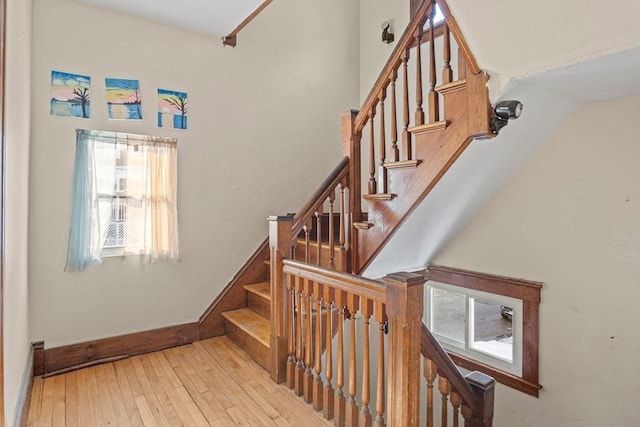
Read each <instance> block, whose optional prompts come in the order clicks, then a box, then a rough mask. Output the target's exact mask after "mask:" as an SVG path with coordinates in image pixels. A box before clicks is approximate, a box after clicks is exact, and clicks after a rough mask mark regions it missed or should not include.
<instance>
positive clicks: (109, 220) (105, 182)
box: [65, 130, 178, 271]
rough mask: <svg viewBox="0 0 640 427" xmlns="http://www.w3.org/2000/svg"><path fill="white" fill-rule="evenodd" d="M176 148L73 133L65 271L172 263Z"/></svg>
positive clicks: (127, 137)
mask: <svg viewBox="0 0 640 427" xmlns="http://www.w3.org/2000/svg"><path fill="white" fill-rule="evenodd" d="M176 147H177V144H176V140H175V139H172V138H158V137H150V136H143V135H131V134H122V133H114V132H102V131H88V130H78V131H77V140H76V161H75V170H74V182H73V205H72V219H71V231H70V234H69V246H68V252H67V266H66V268H65V270H66V271H80V270H83V269H84V268H86V267H87V266H88V265H90V264H94V263H99V262H101V259H102V257H105V256H115V255H127V256H128V255H136V256H140V257H141V258H142V261H159V260H168V261H177V260H178V230H177V207H176V188H177V186H176V184H177V182H176V180H177V178H176V168H177V148H176Z"/></svg>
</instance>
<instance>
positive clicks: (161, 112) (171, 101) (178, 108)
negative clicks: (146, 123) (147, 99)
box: [158, 89, 187, 130]
mask: <svg viewBox="0 0 640 427" xmlns="http://www.w3.org/2000/svg"><path fill="white" fill-rule="evenodd" d="M158 127H159V128H169V129H182V130H186V129H187V94H186V92H177V91H173V90H167V89H158Z"/></svg>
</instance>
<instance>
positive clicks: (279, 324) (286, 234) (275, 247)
mask: <svg viewBox="0 0 640 427" xmlns="http://www.w3.org/2000/svg"><path fill="white" fill-rule="evenodd" d="M268 221H269V253H270V260H271V265H270V267H271V280H270V283H271V339H270V349H269V351H270V353H271V357H270V369H269V371H270V372H269V373H270V375H271V379H272V380H273V381H275V382H277V383H281V382H284V381H285V380H286V374H287V372H286V364H287V331H286V327H287V326H286V325H287V316H288V315H289V310H290V308H289V303H290V302H289V301H288V300H287V287H286V283H285V281H284V277H283V274H282V260H283V259H285V258H289V257H290V256H291V232H292V227H293V217H292V216H270V217H269V218H268Z"/></svg>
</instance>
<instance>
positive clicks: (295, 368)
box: [283, 260, 494, 427]
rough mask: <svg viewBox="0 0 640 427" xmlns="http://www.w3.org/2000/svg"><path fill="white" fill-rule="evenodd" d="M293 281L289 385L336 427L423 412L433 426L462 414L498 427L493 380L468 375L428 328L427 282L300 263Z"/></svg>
mask: <svg viewBox="0 0 640 427" xmlns="http://www.w3.org/2000/svg"><path fill="white" fill-rule="evenodd" d="M283 275H284V277H283V279H284V281H285V283H286V294H285V299H286V300H287V301H288V302H290V304H289V306H288V310H287V311H288V313H287V316H286V321H285V322H284V329H285V330H286V340H285V341H286V355H285V364H286V375H285V380H286V384H287V386H288V387H289V388H290V389H292V390H293V391H294V392H295V393H296V394H297V395H299V396H301V397H302V398H303V399H304V401H305V402H307V403H309V404H311V405H313V407H314V408H315V409H316V410H317V411H322V412H323V414H324V416H325V418H327V419H333V420H334V423H335V425H336V426H360V427H363V426H372V425H373V426H386V425H389V426H402V427H410V426H417V425H418V423H419V420H420V415H421V414H420V408H421V406H422V407H424V408H426V409H425V411H424V412H423V413H422V416H423V419H425V420H426V424H427V426H433V425H434V424H433V422H434V415H439V417H440V419H441V422H442V425H448V424H446V423H447V419H448V414H449V413H451V419H452V421H453V425H456V426H457V425H458V422H459V414H462V416H463V418H464V420H465V425H468V426H474V427H475V426H491V423H492V416H493V385H494V382H493V379H492V378H490V377H487V376H486V375H483V374H480V373H478V372H474V373H472V374H470V375H468V376H467V377H466V378H465V377H463V376H462V375H461V374H460V372H459V371H458V370H457V368H456V367H455V365H454V364H453V362H452V361H451V360H450V359H449V357H448V356H447V355H446V353H445V351H444V350H443V349H442V347H440V345H439V344H438V342H437V341H436V340H435V338H434V337H433V336H432V335H431V333H430V332H429V331H428V329H426V327H425V325H424V323H422V308H423V295H424V286H423V284H424V278H423V277H422V276H421V275H417V274H411V273H396V274H392V275H389V276H387V277H385V278H384V281H382V282H381V281H375V280H369V279H365V278H363V277H360V276H355V275H351V274H348V273H343V272H336V271H332V270H328V269H324V268H322V267H318V266H314V265H311V264H306V263H302V262H300V261H295V260H284V261H283ZM372 323H373V325H372ZM334 331H336V332H335V334H334ZM387 333H388V335H387ZM385 348H387V349H388V351H387V350H385ZM421 355H424V361H423V366H424V377H425V379H426V386H427V387H426V388H427V396H426V405H421V401H420V373H421V369H420V368H421ZM438 375H439V378H438V382H437V384H438V390H439V392H440V395H441V402H442V403H441V407H440V412H439V413H438V411H437V410H434V404H433V402H434V390H433V388H434V383H435V380H436V378H437V376H438ZM449 402H450V405H451V407H450V406H449ZM387 403H388V407H387ZM436 409H438V408H436ZM438 424H440V423H438Z"/></svg>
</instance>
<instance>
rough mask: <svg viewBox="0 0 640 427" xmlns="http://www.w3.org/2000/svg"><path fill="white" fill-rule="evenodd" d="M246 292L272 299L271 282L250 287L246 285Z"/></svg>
mask: <svg viewBox="0 0 640 427" xmlns="http://www.w3.org/2000/svg"><path fill="white" fill-rule="evenodd" d="M244 290H245V291H247V292H251V293H252V294H255V295H258V296H260V297H262V298H265V299H268V300H270V299H271V285H270V284H269V282H260V283H252V284H250V285H244Z"/></svg>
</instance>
